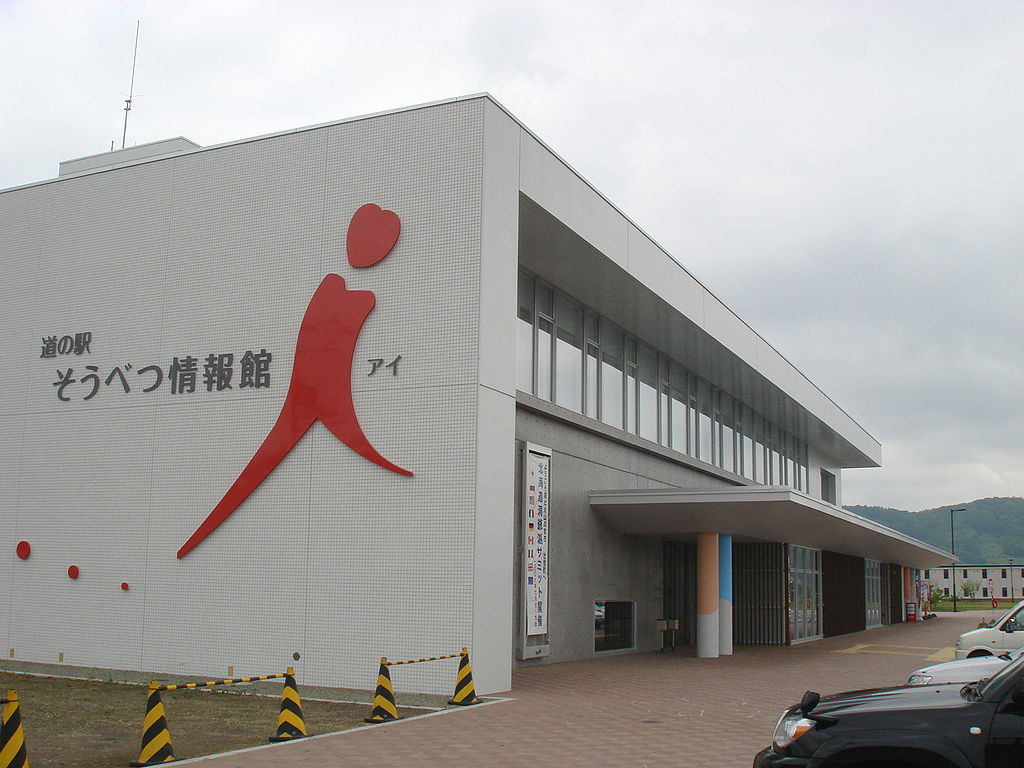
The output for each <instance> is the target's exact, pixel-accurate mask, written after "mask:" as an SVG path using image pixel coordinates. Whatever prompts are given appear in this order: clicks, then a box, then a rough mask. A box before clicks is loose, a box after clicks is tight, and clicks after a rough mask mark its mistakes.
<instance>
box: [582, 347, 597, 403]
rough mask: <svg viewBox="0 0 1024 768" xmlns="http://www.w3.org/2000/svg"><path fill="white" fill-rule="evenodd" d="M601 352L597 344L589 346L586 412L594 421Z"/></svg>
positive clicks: (586, 373) (586, 372)
mask: <svg viewBox="0 0 1024 768" xmlns="http://www.w3.org/2000/svg"><path fill="white" fill-rule="evenodd" d="M600 354H601V353H600V351H599V350H598V347H597V345H596V344H590V343H588V344H587V369H586V371H585V375H586V377H587V378H586V382H587V384H586V402H585V403H584V407H585V409H586V410H585V411H584V413H586V414H587V416H589V417H590V418H592V419H596V418H597V393H598V385H597V382H598V379H597V369H598V367H599V366H600V362H599V361H600Z"/></svg>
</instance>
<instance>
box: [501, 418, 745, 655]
mask: <svg viewBox="0 0 1024 768" xmlns="http://www.w3.org/2000/svg"><path fill="white" fill-rule="evenodd" d="M531 402H532V400H531ZM534 409H536V410H534ZM540 410H547V412H548V414H551V415H554V414H558V413H559V412H563V413H564V409H560V408H558V407H557V406H553V405H545V404H541V403H535V404H533V405H532V406H531V409H526V408H524V407H522V406H520V408H519V410H518V411H517V413H516V441H517V446H518V447H519V448H520V452H519V453H520V458H518V459H517V478H518V477H520V476H521V471H522V469H521V468H522V460H521V447H522V443H523V442H524V441H525V442H530V443H536V444H539V445H543V446H545V447H548V448H551V449H552V462H551V511H550V544H551V546H550V552H549V558H550V561H549V573H550V590H551V591H550V596H549V600H550V603H549V613H548V617H549V623H550V631H549V640H550V644H551V655H550V656H548V657H546V658H544V659H539V660H531V661H527V662H521V663H525V664H537V663H544V662H557V661H566V660H569V659H580V658H587V657H589V656H595V655H596V654H595V652H594V615H593V608H594V601H595V600H635V601H636V612H635V618H636V650H640V651H647V650H654V649H656V648H659V647H660V643H661V637H660V633H657V632H656V630H655V621H656V620H657V619H659V618H662V590H663V585H662V541H661V539H660V538H643V537H637V536H628V535H625V534H622V533H620V532H619V531H617V530H615V529H613V528H612V527H611V526H610V525H609V524H608V523H606V522H605V521H604V520H603V519H601V518H600V517H599V516H598V515H597V514H596V513H595V512H593V511H592V510H591V508H590V501H589V494H590V491H591V490H594V489H615V488H669V487H679V488H718V487H727V486H729V485H730V484H729V483H728V482H726V481H725V480H722V479H719V478H717V477H713V476H710V475H707V474H705V473H702V472H700V471H698V470H696V469H692V468H690V467H686V466H683V465H681V464H677V463H675V462H673V461H670V460H668V459H665V458H662V457H660V456H657V455H655V454H653V453H650V452H648V451H645V450H644V449H643V448H642V447H639V446H640V444H641V443H642V442H643V441H640V440H638V439H636V440H628V439H627V440H628V442H633V443H635V446H634V445H630V444H628V442H620V441H617V440H613V439H609V438H606V437H603V436H601V435H599V434H597V433H596V432H594V431H590V430H587V429H583V428H581V427H580V426H577V425H576V424H573V423H569V422H568V421H564V420H561V419H558V418H552V416H551V415H547V414H545V413H543V412H538V411H540ZM576 418H578V417H576ZM520 486H521V483H520V482H518V481H517V483H516V488H517V496H516V509H517V520H518V521H519V522H518V523H517V530H521V515H522V511H521V510H522V504H521V498H520V497H521V492H520V491H519V488H520ZM515 568H516V574H517V575H516V581H515V584H516V587H515V589H516V599H515V603H514V605H513V615H514V620H515V627H516V637H517V638H518V640H517V642H522V636H523V630H522V594H521V588H520V586H519V584H520V580H521V573H522V541H521V537H517V544H516V563H515ZM609 653H610V652H609Z"/></svg>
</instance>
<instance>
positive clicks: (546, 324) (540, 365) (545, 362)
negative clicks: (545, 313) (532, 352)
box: [537, 317, 554, 400]
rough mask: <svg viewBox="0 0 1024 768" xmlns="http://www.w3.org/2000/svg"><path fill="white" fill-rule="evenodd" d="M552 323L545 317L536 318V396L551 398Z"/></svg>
mask: <svg viewBox="0 0 1024 768" xmlns="http://www.w3.org/2000/svg"><path fill="white" fill-rule="evenodd" d="M553 332H554V325H553V324H552V322H551V321H550V320H548V319H547V318H543V317H541V318H539V319H538V320H537V397H542V398H544V399H545V400H550V399H551V352H552V346H551V336H552V333H553Z"/></svg>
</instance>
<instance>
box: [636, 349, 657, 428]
mask: <svg viewBox="0 0 1024 768" xmlns="http://www.w3.org/2000/svg"><path fill="white" fill-rule="evenodd" d="M639 352H640V354H639V359H640V363H639V373H640V437H642V438H645V439H646V440H651V441H653V442H657V441H658V353H657V352H655V351H654V350H653V349H651V348H650V347H648V346H647V345H646V344H641V345H640V349H639Z"/></svg>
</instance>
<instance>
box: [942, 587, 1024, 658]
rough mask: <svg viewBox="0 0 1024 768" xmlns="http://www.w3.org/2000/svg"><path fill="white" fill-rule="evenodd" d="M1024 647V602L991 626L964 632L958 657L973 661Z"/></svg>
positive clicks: (958, 642)
mask: <svg viewBox="0 0 1024 768" xmlns="http://www.w3.org/2000/svg"><path fill="white" fill-rule="evenodd" d="M1021 647H1024V600H1021V601H1020V602H1019V603H1017V604H1016V605H1015V606H1013V608H1011V609H1010V610H1009V611H1007V612H1006V613H1005V614H1003V616H1002V618H999V619H996V620H995V621H993V622H992V624H991V626H988V627H981V628H980V629H972V630H971V631H970V632H964V633H963V634H962V635H960V637H958V638H957V641H956V657H957V658H958V659H972V658H974V657H976V656H992V655H995V654H1000V653H1005V652H1006V651H1014V650H1016V649H1017V648H1021Z"/></svg>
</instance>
